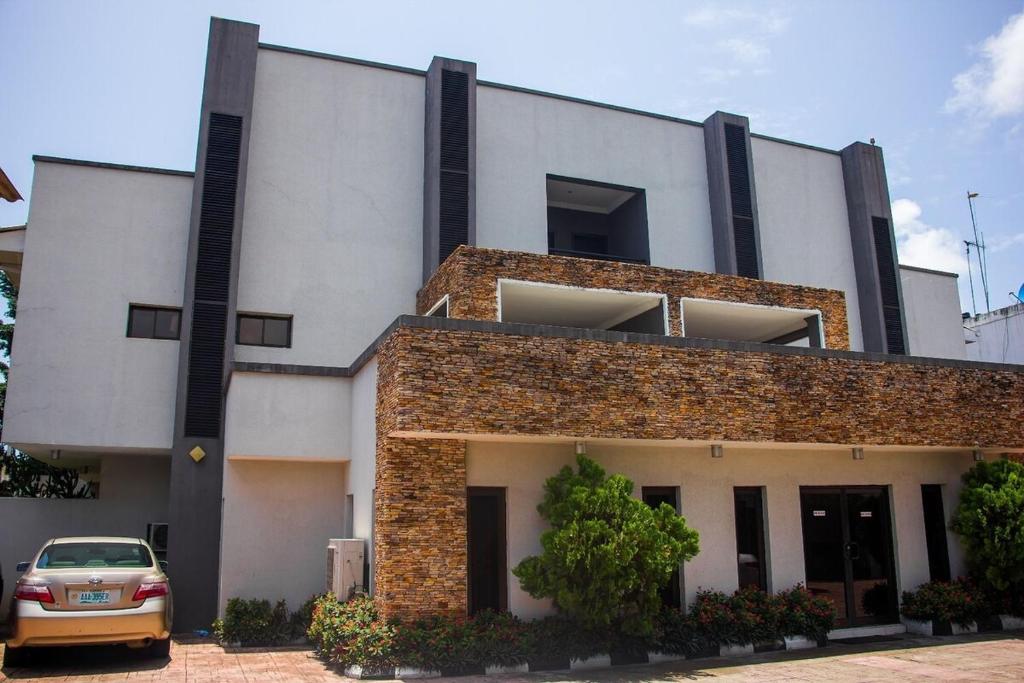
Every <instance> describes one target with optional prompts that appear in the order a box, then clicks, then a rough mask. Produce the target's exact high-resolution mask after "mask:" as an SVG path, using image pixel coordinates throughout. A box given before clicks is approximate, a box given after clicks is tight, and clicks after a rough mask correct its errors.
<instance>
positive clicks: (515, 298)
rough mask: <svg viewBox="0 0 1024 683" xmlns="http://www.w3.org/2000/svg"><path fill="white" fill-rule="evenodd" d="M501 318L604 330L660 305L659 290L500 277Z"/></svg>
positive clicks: (504, 320) (511, 320) (507, 320)
mask: <svg viewBox="0 0 1024 683" xmlns="http://www.w3.org/2000/svg"><path fill="white" fill-rule="evenodd" d="M498 288H499V298H500V301H501V320H502V322H510V323H528V324H533V325H558V326H561V327H580V328H585V329H592V330H606V329H608V328H610V327H614V326H615V325H618V324H619V323H621V322H624V321H626V320H629V319H630V318H633V317H635V316H637V315H639V314H641V313H644V312H646V311H649V310H651V309H652V308H655V307H656V306H661V303H662V298H663V297H662V296H661V295H660V294H640V293H634V292H616V291H611V290H603V289H582V288H576V287H563V286H558V285H544V284H535V283H529V282H514V281H507V280H502V281H500V282H499V283H498Z"/></svg>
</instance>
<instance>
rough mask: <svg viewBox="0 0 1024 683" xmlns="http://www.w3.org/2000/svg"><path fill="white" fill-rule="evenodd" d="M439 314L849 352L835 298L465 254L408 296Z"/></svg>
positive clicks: (831, 293)
mask: <svg viewBox="0 0 1024 683" xmlns="http://www.w3.org/2000/svg"><path fill="white" fill-rule="evenodd" d="M659 304H660V309H661V310H660V312H653V310H654V308H655V307H659ZM441 310H443V311H444V314H445V316H446V317H449V318H461V319H472V320H489V321H495V322H516V323H528V324H539V325H559V326H563V327H578V328H583V329H597V330H613V331H623V332H643V333H647V334H659V335H669V336H675V337H681V336H684V334H685V335H687V336H692V337H704V338H718V339H728V340H732V341H748V342H764V343H775V344H802V345H804V346H824V347H825V348H829V349H849V344H850V339H849V330H848V328H847V321H846V298H845V296H844V295H843V293H842V292H840V291H836V290H830V289H820V288H815V287H802V286H798V285H789V284H783V283H778V282H765V281H763V280H754V279H751V278H743V277H735V276H732V275H721V274H717V273H702V272H694V271H685V270H671V269H668V268H658V267H654V266H647V265H638V264H633V263H622V262H611V261H604V260H593V259H581V258H570V257H565V256H557V255H543V254H528V253H524V252H513V251H500V250H496V249H480V248H476V247H467V246H461V247H459V248H458V249H457V250H456V251H455V252H453V253H452V255H451V256H449V257H448V259H447V260H446V261H445V262H444V263H443V264H441V267H440V268H439V269H438V270H437V272H436V273H434V275H433V276H432V277H431V279H430V280H429V281H428V282H427V284H426V285H424V287H423V289H421V290H420V292H419V294H418V298H417V312H418V313H420V314H428V313H436V312H437V311H441ZM641 314H646V316H645V317H643V318H640V317H638V316H640V315H641Z"/></svg>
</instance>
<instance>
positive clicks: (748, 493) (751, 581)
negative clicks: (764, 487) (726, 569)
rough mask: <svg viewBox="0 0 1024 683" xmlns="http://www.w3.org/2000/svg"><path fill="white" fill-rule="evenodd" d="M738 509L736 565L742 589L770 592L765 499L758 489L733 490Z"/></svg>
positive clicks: (740, 488)
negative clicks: (765, 529)
mask: <svg viewBox="0 0 1024 683" xmlns="http://www.w3.org/2000/svg"><path fill="white" fill-rule="evenodd" d="M733 502H734V503H735V509H736V565H737V573H738V575H739V586H740V588H758V589H760V590H763V591H766V590H768V563H767V562H766V559H767V558H766V557H765V543H764V498H763V496H762V493H761V487H759V486H738V487H736V488H734V489H733Z"/></svg>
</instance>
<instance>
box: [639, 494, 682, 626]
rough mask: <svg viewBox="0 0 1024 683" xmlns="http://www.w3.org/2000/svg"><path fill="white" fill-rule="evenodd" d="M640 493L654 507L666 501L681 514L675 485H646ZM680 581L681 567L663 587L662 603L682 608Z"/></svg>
mask: <svg viewBox="0 0 1024 683" xmlns="http://www.w3.org/2000/svg"><path fill="white" fill-rule="evenodd" d="M640 495H641V496H642V497H643V499H644V502H645V503H647V504H648V505H649V506H651V507H652V508H656V507H658V506H659V505H661V504H662V503H665V504H667V505H668V506H669V507H670V508H672V509H673V510H675V511H676V514H677V515H678V514H679V489H678V488H676V487H675V486H644V487H643V489H641V493H640ZM679 583H680V582H679V569H676V570H675V571H674V572H672V578H671V579H670V580H669V584H668V585H667V586H665V587H664V588H662V589H661V603H662V604H663V605H665V606H666V607H675V608H680V607H682V606H683V601H682V595H681V591H680V589H679Z"/></svg>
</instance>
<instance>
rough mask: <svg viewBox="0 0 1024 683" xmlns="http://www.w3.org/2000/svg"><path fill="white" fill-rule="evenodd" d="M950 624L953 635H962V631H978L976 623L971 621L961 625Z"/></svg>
mask: <svg viewBox="0 0 1024 683" xmlns="http://www.w3.org/2000/svg"><path fill="white" fill-rule="evenodd" d="M950 626H952V627H953V635H954V636H959V635H963V634H964V633H977V632H978V625H977V624H976V623H974V622H973V621H972V622H971V623H970V624H968V625H967V626H961V625H960V624H950Z"/></svg>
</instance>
